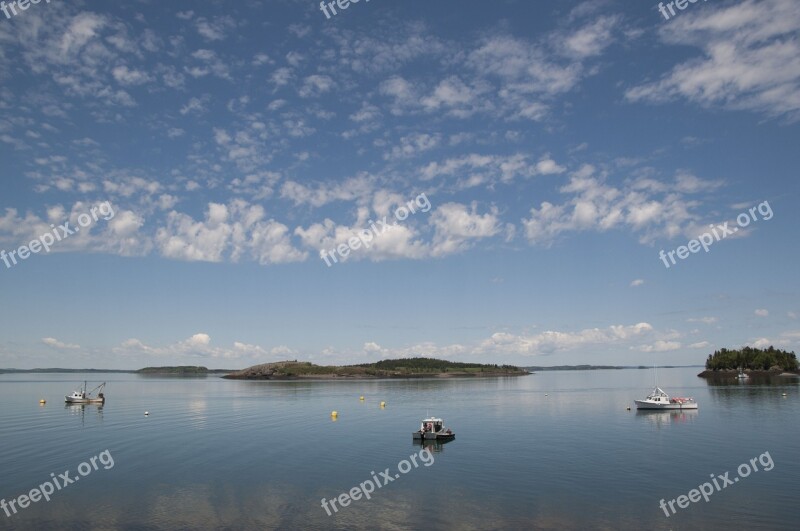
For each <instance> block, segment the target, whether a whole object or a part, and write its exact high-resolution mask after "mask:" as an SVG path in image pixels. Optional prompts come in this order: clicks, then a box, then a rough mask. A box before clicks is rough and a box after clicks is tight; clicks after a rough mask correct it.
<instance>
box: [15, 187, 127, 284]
mask: <svg viewBox="0 0 800 531" xmlns="http://www.w3.org/2000/svg"><path fill="white" fill-rule="evenodd" d="M89 212H90V214H89V213H86V212H84V213H83V214H80V215H79V216H78V225H79V226H78V227H74V228H72V227H70V226H69V221H67V222H66V223H64V224H62V225H59V226H57V227H56V226H55V225H50V228H51V229H53V230H52V231H50V232H45V233H44V234H42V235H41V236H39V238H38V239H36V240H32V241H31V242H30V243H29V244H28V245H23V246H21V247H20V248H19V249H14V250H11V251H9V252H8V253H6V250H5V249H2V250H0V260H2V261H3V263H4V264H6V269H11V266H15V265H17V258H19V259H20V260H27V259H28V258H30V256H31V254H38V253H39V252H41V251H42V250H44V252H46V253H49V252H50V247H52V246H53V245H55V243H56V242H60V241H61V240H65V239H67V238H69V237H70V236H72V235H73V234H75V233H76V232H80V230H81V228H84V229H85V228H86V227H88V226H89V225H91V224H92V223H96V222H97V220H98V219H99V218H98V214H99V215H101V216H103V220H105V221H110V220H111V219H112V218H113V217H114V215H115V212H114V209H113V208H112V207H111V203H109V202H108V201H105V202H103V203H100V204H99V205H97V206H93V207H92V208H91V209H90V210H89Z"/></svg>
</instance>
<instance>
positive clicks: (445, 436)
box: [412, 417, 456, 441]
mask: <svg viewBox="0 0 800 531" xmlns="http://www.w3.org/2000/svg"><path fill="white" fill-rule="evenodd" d="M412 436H413V438H414V440H417V441H419V440H425V441H450V440H453V439H455V438H456V434H455V433H453V432H452V430H450V429H449V428H445V425H444V421H443V420H442V419H439V418H435V417H428V418H426V419H423V420H422V424H421V425H420V427H419V430H417V431H415V432H414V433H412Z"/></svg>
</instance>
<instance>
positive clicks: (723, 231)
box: [658, 201, 773, 269]
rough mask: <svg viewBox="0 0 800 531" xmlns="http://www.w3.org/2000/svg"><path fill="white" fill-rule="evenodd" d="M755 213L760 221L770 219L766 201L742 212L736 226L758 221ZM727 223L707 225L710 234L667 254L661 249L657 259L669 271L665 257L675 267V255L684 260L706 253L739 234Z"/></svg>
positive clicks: (769, 210) (742, 226) (769, 209)
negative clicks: (701, 250)
mask: <svg viewBox="0 0 800 531" xmlns="http://www.w3.org/2000/svg"><path fill="white" fill-rule="evenodd" d="M756 211H758V213H759V214H761V219H763V220H764V221H769V220H771V219H772V216H773V214H772V207H771V206H769V202H768V201H764V202H763V203H761V204H759V205H758V206H757V207H753V208H751V209H750V210H749V211H747V212H742V213H741V214H739V215H738V216H736V224H737V225H739V227H741V228H745V227H747V226H748V225H750V222H751V221H758V218H757V217H756ZM728 223H729V222H727V221H726V222H725V223H723V224H722V225H716V226H714V225H709V227H711V232H704V233H703V234H701V235H700V236H699V237H698V238H697V239H696V240H690V241H689V242H688V243H687V244H686V245H681V246H680V247H678V248H677V249H675V250H672V251H670V252H668V253H664V249H661V252H659V253H658V257H659V258H660V259H661V261H662V262H664V267H666V268H667V269H669V267H670V264H669V262H667V257H669V259H670V261H671V262H672V265H675V264H676V262H675V255H676V254H677V255H678V258H680V259H681V260H685V259H686V258H687V257H688V256H689V253H697V252H700V249H701V248H702V249H703V250H704V251H705V252H708V250H709V247H710V246H711V244H712V243H714V242H718V241H720V240H723V239H725V238H727V237H728V236H729V235H731V234H736V233H737V232H739V227H733V228H728Z"/></svg>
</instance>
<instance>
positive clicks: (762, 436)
mask: <svg viewBox="0 0 800 531" xmlns="http://www.w3.org/2000/svg"><path fill="white" fill-rule="evenodd" d="M699 370H700V369H664V370H659V383H660V384H661V387H663V388H664V389H665V390H666V391H667V392H669V393H671V394H673V395H689V396H694V397H695V398H696V399H697V400H698V401H699V403H700V410H699V411H698V412H694V413H692V412H684V413H675V412H673V413H669V412H656V413H649V414H643V413H637V412H636V411H635V409H634V410H632V411H626V409H625V408H626V406H628V405H631V406H632V405H633V404H632V400H633V399H634V398H638V397H640V396H644V395H645V394H647V391H648V390H649V388H650V387H651V385H652V378H653V375H652V372H651V371H644V370H623V371H586V372H545V373H539V374H536V375H532V376H527V377H522V378H509V379H478V380H476V379H462V380H436V381H433V380H413V381H379V382H376V381H368V382H337V383H326V382H313V383H303V382H299V383H297V382H237V381H227V380H222V379H219V378H216V377H209V378H197V379H186V378H182V379H177V378H158V377H141V376H137V375H132V374H130V375H129V374H108V375H101V376H98V375H89V376H87V379H89V380H90V382H91V381H92V380H97V379H98V378H102V379H104V380H106V381H108V387H107V389H106V395H107V397H108V402H107V404H106V405H105V407H102V408H98V407H97V406H86V407H84V408H80V407H74V406H73V407H66V406H65V405H64V404H63V395H64V394H66V393H68V392H69V391H71V390H72V389H73V388H74V387H76V386H77V384H78V382H79V381H82V380H83V379H84V378H83V376H82V375H72V374H70V375H0V403H2V404H3V407H2V410H1V412H0V443H1V444H2V447H1V449H2V452H0V471H2V472H0V478H1V479H0V498H4V499H6V500H9V499H13V498H15V497H17V496H18V495H20V494H24V493H27V492H28V491H30V489H32V488H34V487H36V486H37V485H39V484H41V483H43V482H45V481H47V480H48V479H50V474H51V472H52V473H55V474H56V475H58V474H61V473H63V472H64V471H66V470H69V471H70V476H75V475H77V474H76V470H77V468H78V465H80V464H81V463H82V462H84V461H86V460H88V459H89V458H90V457H92V456H95V455H98V454H99V453H100V452H103V451H104V450H108V451H109V452H110V454H111V456H112V457H113V459H114V466H113V468H110V469H108V470H105V469H104V467H103V466H102V464H100V463H98V464H99V465H100V467H99V469H98V470H97V471H93V472H91V473H90V474H88V475H87V476H86V477H83V478H81V480H80V482H78V483H74V484H72V485H69V486H68V487H65V488H64V490H61V491H59V492H56V493H55V494H54V495H53V496H52V499H51V501H50V502H44V501H40V502H38V503H36V504H33V505H31V506H30V507H28V508H26V509H22V510H20V512H19V513H17V514H14V515H12V516H11V517H10V518H8V517H6V516H5V514H4V513H2V512H0V528H5V529H37V530H38V529H126V530H134V529H423V528H425V529H796V528H797V519H798V516H800V510H798V508H797V507H798V504H797V497H798V494H800V488H799V486H800V481H799V480H798V477H800V452H798V450H800V408H798V403H799V402H800V387H799V386H798V383H799V381H798V379H797V378H784V379H780V380H774V381H773V382H772V383H770V384H766V383H765V384H758V383H753V384H739V383H737V382H735V381H733V380H731V383H730V385H710V384H708V383H706V381H705V380H703V379H700V378H697V377H696V374H697V372H699ZM782 393H787V396H786V397H784V396H782ZM360 395H364V396H365V398H366V400H365V401H364V402H363V403H362V402H359V396H360ZM546 395H548V396H546ZM40 398H46V399H47V404H46V405H45V406H39V404H38V400H39V399H40ZM380 401H386V403H387V407H386V408H385V409H381V408H380V407H379V403H380ZM331 410H337V411H338V412H339V418H338V420H337V421H335V422H333V421H331V418H330V412H331ZM145 411H149V412H150V415H149V416H148V417H145V416H144V412H145ZM428 411H430V413H432V414H433V413H435V414H436V415H439V416H442V417H444V419H445V421H446V423H447V424H448V425H449V426H451V427H452V428H453V430H454V431H455V432H456V433H457V439H456V440H455V441H453V442H451V443H448V444H445V445H442V446H440V447H438V448H434V450H435V453H434V454H433V455H434V463H433V464H432V465H431V466H429V467H425V466H420V467H419V468H416V469H414V468H412V469H411V470H410V471H409V472H408V473H407V474H405V475H402V476H400V478H399V479H396V480H395V481H394V482H392V483H389V484H387V485H386V486H384V487H382V488H380V489H378V490H376V491H375V492H374V493H373V494H372V499H371V500H365V499H363V498H362V499H361V500H358V501H354V502H352V503H351V504H350V505H349V506H348V507H346V508H342V509H341V510H339V512H338V513H336V514H335V515H334V516H330V517H329V516H328V515H327V514H326V512H325V510H323V509H322V507H321V506H320V500H321V499H322V498H327V499H331V498H335V497H337V496H338V495H339V494H340V493H343V492H346V491H349V490H350V489H351V488H353V487H355V486H357V485H358V484H359V483H362V482H364V481H366V480H368V479H370V476H371V472H372V471H375V473H376V474H378V473H379V472H381V471H383V470H385V469H386V468H389V469H390V471H391V474H392V475H394V474H395V472H396V471H397V465H398V462H400V461H401V460H403V459H406V458H408V457H409V456H410V455H411V454H412V453H415V452H418V451H419V449H420V447H418V446H414V445H413V444H412V442H411V432H412V431H413V430H414V429H416V428H417V426H418V423H419V421H420V419H421V417H423V416H424V415H425V414H426V413H427V412H428ZM767 451H768V452H769V453H770V456H771V457H772V459H773V462H774V468H773V469H772V470H771V471H768V472H767V471H763V470H761V471H759V472H757V473H753V474H751V475H750V476H749V477H747V478H743V479H741V481H740V482H738V483H736V484H734V485H732V486H729V487H727V488H725V489H724V490H722V491H720V492H716V493H715V494H713V495H712V496H711V497H710V501H709V502H708V503H705V502H703V501H702V500H701V501H700V502H699V503H692V504H690V505H689V507H688V508H686V509H678V508H677V506H676V509H678V511H677V514H675V515H673V516H671V517H670V518H666V517H665V516H664V513H663V512H662V510H661V509H660V508H659V506H658V503H659V501H660V500H661V499H662V498H666V499H667V500H670V499H673V498H677V497H678V496H679V495H681V494H687V493H688V492H689V491H690V490H691V489H694V488H696V487H697V486H698V485H700V484H701V483H704V482H705V481H706V480H707V479H709V476H710V474H711V473H714V474H715V475H722V474H724V473H725V472H726V471H730V472H731V474H730V477H731V478H733V477H734V476H736V475H737V473H736V468H737V467H738V466H739V465H740V464H741V463H744V462H748V461H749V460H750V459H751V458H753V457H756V456H758V455H760V454H762V453H764V452H767ZM418 461H419V459H418ZM759 468H762V467H759Z"/></svg>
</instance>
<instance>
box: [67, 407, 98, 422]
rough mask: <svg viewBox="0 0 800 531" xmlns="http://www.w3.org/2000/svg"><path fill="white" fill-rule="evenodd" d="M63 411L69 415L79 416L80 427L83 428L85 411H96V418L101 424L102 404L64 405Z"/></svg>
mask: <svg viewBox="0 0 800 531" xmlns="http://www.w3.org/2000/svg"><path fill="white" fill-rule="evenodd" d="M64 409H65V410H66V411H67V412H68V413H69V414H70V415H80V417H81V425H82V426H85V425H86V424H85V423H86V410H87V409H88V410H90V411H96V413H97V418H98V419H99V420H100V422H101V423H102V422H103V404H69V403H67V404H64Z"/></svg>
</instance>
